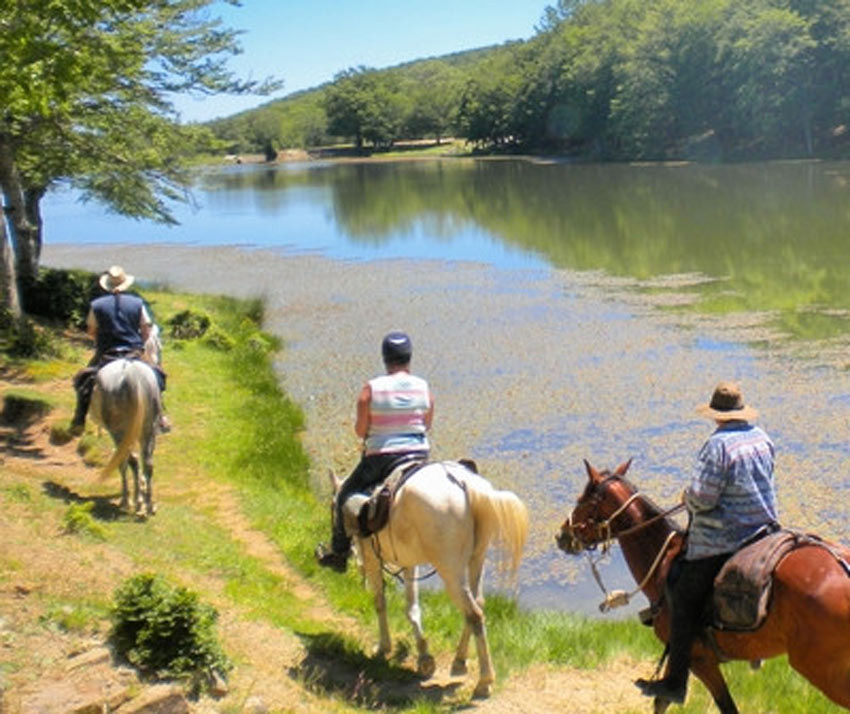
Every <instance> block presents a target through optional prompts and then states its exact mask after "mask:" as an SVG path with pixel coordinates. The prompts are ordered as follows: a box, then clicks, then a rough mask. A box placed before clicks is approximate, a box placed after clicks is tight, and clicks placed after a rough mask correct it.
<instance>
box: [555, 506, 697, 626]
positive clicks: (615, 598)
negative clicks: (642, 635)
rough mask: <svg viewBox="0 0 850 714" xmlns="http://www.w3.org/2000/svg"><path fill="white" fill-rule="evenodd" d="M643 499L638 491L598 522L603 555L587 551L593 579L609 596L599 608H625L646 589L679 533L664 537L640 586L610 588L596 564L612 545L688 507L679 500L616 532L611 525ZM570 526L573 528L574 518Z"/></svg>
mask: <svg viewBox="0 0 850 714" xmlns="http://www.w3.org/2000/svg"><path fill="white" fill-rule="evenodd" d="M638 498H640V491H635V493H633V494H632V495H631V496H629V498H627V499H626V501H625V502H624V503H623V504H622V505H621V506H620V507H619V508H618V509H617V510H616V511H614V513H612V514H611V515H610V516H609V517H608V518H606V519H605V520H604V521H601V522H600V523H598V524H596V531H597V537H598V538H599V542H600V543H601V544H602V553H601V555H600V556H599V557H598V558H596V559H594V558H593V556H592V555H591V554H590V549H589V548H586V549H585V552H586V553H587V559H588V562H589V563H590V570H591V572H592V573H593V578H594V580H596V584H597V585H599V589H600V590H602V592H603V594H604V595H605V599H604V600H603V601H602V602H601V603H599V611H600V612H609V611H610V610H613V609H614V608H616V607H623V606H624V605H628V604H629V602H630V600H631V599H632V597H634V596H635V595H636V594H637V593H639V592H640V591H641V590H643V588H644V586H645V585H646V584H647V583H648V582H649V581H650V579H651V578H652V576H653V575H655V571H656V570H658V566H659V565H660V564H661V561H662V560H663V557H664V554H665V553H666V552H667V548H668V547H669V545H670V541H672V540H673V536H675V535H676V531H671V532H670V533H669V534H668V535H667V538H666V539H665V540H664V543H663V544H662V546H661V548H660V549H659V551H658V553H657V554H656V556H655V559H654V560H653V561H652V565H651V566H650V568H649V570H648V571H647V573H646V575H645V576H644V578H643V580H641V581H640V583H639V584H638V586H637V587H636V588H635V589H634V590H632V591H630V592H626V591H625V590H611V591H609V590H608V589H607V588H606V587H605V584H604V583H603V582H602V576H601V575H600V574H599V570H598V569H597V567H596V564H597V563H598V562H599V561H600V560H601V559H602V557H603V556H604V555H605V554H607V553H608V551H609V550H610V547H611V543H612V542H613V541H614V540H615V539H617V538H622V537H624V536H627V535H631V534H633V533H637V532H638V531H640V530H642V529H644V528H646V527H647V526H649V525H652V524H653V523H655V522H657V521H659V520H661V519H662V518H666V517H667V516H670V515H672V514H674V513H677V512H678V511H681V510H682V509H683V508H684V507H685V504H684V503H679V504H677V505H675V506H673V507H672V508H668V509H667V510H666V511H663V512H662V513H658V514H656V515H654V516H652V517H651V518H649V519H647V520H646V521H644V522H643V523H638V524H637V525H634V526H630V527H629V528H626V529H625V530H622V531H618V532H616V533H615V532H614V531H613V530H612V528H611V524H612V523H613V522H614V521H615V520H616V519H617V518H618V517H619V516H620V515H621V514H622V513H623V512H624V511H625V510H626V509H627V508H628V507H629V506H631V505H632V503H634V501H635V500H637V499H638ZM570 527H572V518H570Z"/></svg>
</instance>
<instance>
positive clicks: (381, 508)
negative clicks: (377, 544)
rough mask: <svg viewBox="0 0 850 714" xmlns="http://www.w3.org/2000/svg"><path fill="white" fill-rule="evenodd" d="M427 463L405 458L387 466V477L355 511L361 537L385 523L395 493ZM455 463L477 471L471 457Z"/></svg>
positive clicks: (474, 471)
mask: <svg viewBox="0 0 850 714" xmlns="http://www.w3.org/2000/svg"><path fill="white" fill-rule="evenodd" d="M428 463H429V462H428V461H425V460H424V459H418V458H413V459H410V458H406V459H402V460H401V462H400V463H399V462H396V463H393V464H391V465H390V466H389V468H388V469H387V471H388V472H389V475H388V476H387V478H385V479H384V480H383V481H379V482H378V483H377V484H376V485H375V487H374V489H373V490H372V493H371V495H370V496H369V498H368V499H367V500H366V501H365V502H364V503H363V505H362V506H361V507H360V510H359V511H358V512H357V527H358V530H359V532H360V536H361V537H363V538H365V537H367V536H370V535H374V534H375V533H377V532H378V531H380V530H381V529H382V528H383V527H384V526H386V525H387V521H389V519H390V507H391V506H392V502H393V500H394V499H395V495H396V493H397V492H398V490H399V489H400V488H401V487H402V486H403V485H404V484H405V483H406V482H407V480H408V479H409V478H410V477H411V476H413V474H415V473H416V472H417V471H419V470H420V469H421V468H422V467H423V466H426V465H427V464H428ZM457 463H459V464H461V465H462V466H464V467H465V468H467V469H469V470H470V471H472V472H473V473H478V467H477V465H476V464H475V462H474V461H472V460H471V459H458V462H457Z"/></svg>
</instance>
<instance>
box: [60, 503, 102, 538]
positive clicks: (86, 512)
mask: <svg viewBox="0 0 850 714" xmlns="http://www.w3.org/2000/svg"><path fill="white" fill-rule="evenodd" d="M93 508H94V501H89V502H88V503H72V504H71V505H70V506H68V510H67V511H65V515H64V516H63V517H62V526H63V528H64V530H65V533H85V534H87V535H89V536H91V537H92V538H95V539H97V540H106V531H105V530H104V528H103V526H102V525H101V524H100V523H98V522H97V521H96V520H95V519H94V517H93V516H92V514H91V512H92V509H93Z"/></svg>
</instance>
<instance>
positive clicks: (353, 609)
mask: <svg viewBox="0 0 850 714" xmlns="http://www.w3.org/2000/svg"><path fill="white" fill-rule="evenodd" d="M149 297H150V299H151V300H152V302H153V304H154V305H155V311H156V315H157V318H158V320H159V321H160V322H161V323H163V324H165V322H166V321H167V319H168V318H169V316H171V315H173V314H175V313H177V312H179V311H181V310H185V309H197V310H203V311H205V312H208V313H209V314H210V315H211V316H213V319H214V322H215V326H216V328H217V329H218V330H220V331H221V332H222V333H225V334H226V335H228V336H229V338H230V339H229V340H228V341H226V342H225V343H220V342H216V343H215V344H213V343H211V342H210V341H205V340H203V339H200V340H188V341H175V340H171V339H169V337H168V335H167V334H166V335H165V337H164V340H165V362H164V364H165V368H166V371H167V372H168V374H169V383H168V390H167V391H166V393H165V398H166V404H167V407H168V411H169V413H170V415H171V417H172V419H173V421H174V423H175V430H174V432H173V433H172V434H170V435H169V436H167V437H164V438H162V439H161V441H160V446H159V447H158V449H157V452H156V456H155V477H154V496H155V500H158V501H160V504H161V507H160V511H159V513H158V514H157V515H156V516H155V517H154V518H152V519H150V520H149V521H147V522H145V523H139V522H135V521H134V520H133V519H132V518H130V517H129V516H127V517H123V518H122V519H120V520H117V521H103V522H102V521H98V524H99V525H101V526H102V528H103V531H104V533H105V537H106V539H107V540H106V543H107V544H108V547H110V548H117V549H119V550H120V551H121V552H122V553H123V554H125V555H127V556H129V558H130V559H131V560H132V561H133V562H134V563H136V564H137V566H138V568H139V569H144V570H153V571H156V572H160V573H163V574H166V575H168V576H169V577H171V578H173V579H175V580H177V581H180V582H182V583H184V584H185V585H186V586H187V587H192V588H193V589H199V590H201V591H202V592H204V594H205V596H206V597H208V598H211V599H213V600H214V601H215V602H218V603H224V602H229V603H231V604H233V605H235V606H236V607H238V608H239V609H240V611H242V612H244V613H246V614H247V615H248V616H250V617H252V618H258V619H261V620H263V621H266V622H268V623H270V624H271V625H274V626H275V627H278V628H281V629H282V630H286V631H287V632H290V633H297V634H298V635H299V636H300V637H301V638H302V641H303V642H304V643H305V646H306V647H307V648H308V650H311V651H313V652H315V653H320V654H322V655H324V656H332V657H334V658H339V659H340V660H341V662H342V663H344V664H346V665H348V666H350V667H351V668H352V671H353V672H355V673H358V672H359V673H363V677H365V679H364V680H363V682H362V683H361V684H362V686H359V689H357V690H356V691H355V690H351V691H348V690H344V691H343V690H341V691H336V690H334V689H333V686H331V685H328V687H325V688H323V689H322V691H323V692H325V693H326V694H329V695H330V697H331V698H332V699H333V698H335V697H336V698H338V699H339V701H338V702H336V700H335V699H334V702H335V703H334V704H333V706H334V707H337V706H339V707H345V706H346V704H345V703H344V702H356V703H358V704H359V705H361V706H374V705H375V702H376V701H378V699H377V698H379V696H380V695H379V694H378V690H379V685H380V683H381V682H382V681H385V680H394V679H395V680H397V679H399V678H402V679H403V678H405V677H411V676H412V664H411V661H410V659H408V660H407V661H405V662H403V663H399V662H395V661H393V660H391V661H390V662H383V661H382V660H379V659H375V658H372V657H371V656H369V654H367V653H368V652H370V651H371V650H370V648H369V645H370V644H371V643H372V642H375V641H376V640H377V624H376V617H375V614H374V608H373V602H372V597H371V595H370V594H369V593H368V592H367V591H366V589H365V588H364V587H363V585H362V582H361V579H360V576H359V574H358V573H357V572H356V570H355V568H353V567H352V568H350V569H349V573H348V574H347V575H345V576H340V575H338V574H335V573H330V572H327V571H324V570H322V569H320V568H319V567H318V566H317V565H316V563H315V561H314V558H313V547H314V545H315V544H316V542H318V541H319V540H326V539H327V537H328V535H329V525H330V522H329V511H328V504H327V503H324V502H319V501H317V499H316V498H315V496H314V494H313V491H312V489H311V486H310V484H309V481H308V460H307V456H306V454H305V453H304V450H303V449H302V447H301V444H300V441H299V432H300V431H301V430H302V429H303V427H304V417H303V415H302V413H301V411H300V409H299V408H298V406H297V405H296V404H294V403H293V402H292V401H291V400H290V399H289V398H288V397H287V396H286V395H285V394H284V393H283V391H282V390H281V388H280V386H279V381H278V376H277V375H276V374H275V372H274V369H273V365H272V359H271V358H272V354H273V350H274V349H275V348H277V347H278V345H277V342H276V340H274V339H273V338H269V337H268V336H264V335H263V334H262V332H261V330H260V320H261V314H262V306H261V305H260V304H259V303H257V302H248V303H246V302H240V301H236V300H232V299H229V298H213V297H204V296H198V297H192V296H185V295H177V294H171V293H167V292H156V293H153V294H152V295H150V296H149ZM223 344H225V346H224V348H223V347H222V345H223ZM72 371H73V370H72V369H71V365H65V366H63V367H62V368H61V369H57V373H66V374H70V373H72ZM87 438H88V439H90V440H92V441H93V442H95V443H96V444H99V445H100V447H101V448H103V445H104V444H108V442H107V441H106V439H107V437H106V436H105V435H103V434H100V435H98V434H96V433H92V434H90V435H88V437H87ZM92 488H94V486H93V487H92ZM221 489H224V491H225V498H226V499H229V498H232V494H234V493H235V494H237V495H238V497H239V498H240V499H241V501H242V505H243V508H244V513H245V514H246V515H247V519H248V523H249V525H250V526H251V527H253V528H255V529H257V530H258V531H260V532H261V533H263V534H265V536H266V537H267V538H268V539H269V541H270V542H271V543H273V544H274V545H275V546H277V548H278V549H279V551H280V559H281V563H282V564H283V563H285V564H287V565H288V566H290V567H292V568H294V569H295V570H296V571H297V572H298V573H300V574H301V576H303V577H304V578H306V579H307V580H308V581H309V582H310V583H311V584H312V585H313V586H314V587H315V588H316V590H317V592H319V593H320V594H321V596H323V597H326V598H327V600H328V601H329V602H330V603H331V605H332V607H333V608H334V609H335V610H337V611H338V612H340V613H344V614H345V615H347V616H348V617H350V618H354V619H355V620H356V621H357V622H359V623H360V631H358V632H347V631H345V632H336V631H334V629H333V625H332V624H329V623H327V622H324V621H320V620H316V619H315V617H314V616H313V615H311V605H312V603H310V602H309V601H302V600H301V599H300V598H299V597H297V596H296V595H295V594H294V593H293V592H292V590H291V588H290V587H289V583H288V582H287V576H286V575H285V574H283V573H281V572H280V571H279V570H278V569H276V568H275V567H274V566H275V564H274V563H273V562H269V560H268V559H267V558H266V559H263V558H260V557H257V556H254V555H251V554H249V553H248V552H247V551H246V547H245V545H244V543H243V542H241V541H240V540H239V538H238V537H236V535H235V534H234V533H233V532H232V531H231V530H230V529H229V528H228V525H227V518H226V514H222V513H221V512H219V508H220V502H219V501H218V500H217V498H216V494H217V492H218V491H217V490H221ZM0 496H3V497H5V498H6V499H8V500H9V501H11V502H14V503H16V504H19V505H20V506H21V507H22V508H23V507H26V508H27V509H29V510H30V511H31V512H32V513H33V514H34V513H36V512H38V511H39V509H41V510H44V509H46V508H51V507H52V508H53V509H54V510H55V511H56V512H57V514H58V515H57V517H59V518H61V511H62V509H67V508H68V506H67V505H66V504H58V503H55V504H52V506H51V504H50V502H49V501H47V502H46V504H45V503H44V502H43V501H42V499H40V498H39V497H38V496H37V495H36V493H35V492H34V490H33V489H32V488H30V487H29V486H27V485H22V484H13V485H9V486H4V488H3V489H2V491H0ZM160 497H161V498H160ZM78 510H79V509H78ZM75 515H76V516H79V515H80V514H79V513H76V514H75ZM85 515H89V513H88V512H87V513H86V514H85ZM83 525H85V523H84V524H83ZM13 568H14V564H13V563H11V562H4V569H6V570H7V571H8V570H12V569H13ZM387 591H388V609H389V614H390V623H391V630H392V634H393V637H394V642H395V643H397V644H401V645H402V650H404V649H405V648H406V649H407V651H409V652H413V651H415V648H414V646H413V638H412V635H411V633H410V627H409V624H408V622H407V620H406V618H405V616H404V597H403V592H402V591H401V589H400V588H399V587H398V586H397V585H396V584H395V583H394V581H392V580H391V579H389V578H388V585H387ZM421 599H422V609H423V620H424V625H425V630H426V636H427V637H428V639H429V642H430V645H431V649H432V651H433V652H435V653H436V654H444V653H449V652H451V651H452V650H453V648H454V647H455V645H456V643H457V640H458V638H459V636H460V633H461V630H462V627H463V618H462V616H461V614H460V613H459V612H458V610H457V609H456V608H455V606H454V605H453V604H452V603H451V602H450V601H449V599H448V598H447V596H446V595H445V593H444V592H443V591H442V589H441V588H439V589H430V588H429V589H426V590H425V591H424V592H423V593H422V597H421ZM103 609H104V605H103V604H102V603H98V602H88V601H86V602H83V601H81V602H79V603H75V602H65V601H63V602H62V603H59V604H58V605H56V606H55V607H54V606H53V604H49V606H48V610H47V613H48V614H47V616H46V620H45V622H47V623H48V624H51V626H57V627H60V628H62V629H68V630H71V631H81V630H85V629H87V628H90V627H91V626H93V625H92V623H93V622H94V621H95V620H97V618H98V617H99V613H101V611H102V610H103ZM485 612H486V615H487V627H488V634H489V638H490V645H491V652H492V656H493V659H494V664H495V666H496V670H497V672H498V673H499V677H500V682H503V681H504V680H505V678H506V677H507V676H508V675H510V674H512V673H514V674H515V673H518V672H521V671H522V670H524V669H525V668H527V667H529V666H532V665H535V664H548V665H552V666H556V667H557V666H570V667H576V668H579V669H588V670H590V669H594V668H597V667H601V666H604V665H605V663H606V662H609V661H611V660H612V659H616V658H620V657H626V658H629V659H634V660H639V661H640V662H642V663H647V666H646V667H644V668H643V671H640V672H635V673H634V676H635V677H637V676H647V675H648V674H649V671H648V670H649V669H650V668H651V666H652V664H653V663H654V662H655V661H656V659H657V658H658V656H659V655H660V654H661V650H662V646H661V644H660V643H659V642H658V641H657V640H656V639H655V638H654V636H653V634H652V632H651V631H650V630H649V629H648V628H645V627H642V626H641V625H640V624H638V623H637V622H636V621H621V620H611V621H607V620H591V619H587V618H583V617H579V616H574V615H570V614H568V613H558V612H545V611H528V610H524V609H523V608H520V607H519V606H518V605H517V603H516V602H514V601H513V600H512V599H510V598H508V597H505V596H490V597H488V599H487V603H486V606H485ZM363 633H367V634H366V635H365V636H364V634H363ZM364 640H365V641H366V642H368V643H369V644H364ZM471 652H474V647H472V648H471ZM474 660H475V658H474V655H473V657H472V661H471V662H470V670H471V671H473V672H474V670H475V668H476V667H477V663H476V662H475V661H474ZM724 672H726V673H727V675H728V677H729V680H730V688H731V690H732V692H733V695H734V697H735V699H736V701H737V702H738V705H739V707H740V709H741V710H742V711H756V712H760V713H763V714H767V713H768V712H777V713H788V714H797V713H800V714H802V713H803V712H810V713H813V714H821V713H823V714H826V713H827V712H832V711H835V706H834V705H832V704H831V703H829V702H827V701H826V700H825V698H824V697H822V696H821V695H820V694H819V693H818V692H816V691H815V690H814V688H813V687H812V686H811V685H809V684H808V683H807V682H806V681H805V680H804V679H803V678H802V677H800V676H798V675H796V674H794V673H792V672H790V671H789V667H788V665H787V661H786V660H785V659H784V658H779V659H775V660H772V661H770V662H767V663H766V664H765V666H764V667H763V669H762V670H761V671H759V672H752V671H751V670H750V669H749V667H748V665H747V664H746V663H733V664H729V665H724ZM308 679H309V678H308ZM305 685H306V686H310V684H309V681H307V680H305ZM497 695H498V690H497ZM380 701H381V702H383V704H384V705H387V706H390V708H391V709H393V710H396V711H410V712H423V713H426V712H435V711H445V708H444V707H442V708H441V707H440V706H438V705H437V704H435V703H433V702H431V701H429V700H427V699H426V698H422V697H417V696H414V697H411V698H409V699H405V700H402V701H394V702H391V703H389V704H388V703H387V702H386V701H385V700H383V699H380ZM458 706H461V705H458ZM712 706H713V705H712V703H711V701H710V697H709V695H708V694H707V693H706V691H705V689H704V688H703V687H702V686H701V685H699V684H697V683H693V684H692V687H691V693H690V695H689V699H688V704H687V706H686V707H684V708H683V709H681V711H685V712H693V713H695V712H705V711H711V709H712Z"/></svg>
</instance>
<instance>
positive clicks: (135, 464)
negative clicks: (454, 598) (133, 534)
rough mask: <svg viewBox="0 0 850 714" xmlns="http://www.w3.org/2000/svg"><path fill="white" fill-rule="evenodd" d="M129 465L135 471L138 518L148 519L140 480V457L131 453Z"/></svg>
mask: <svg viewBox="0 0 850 714" xmlns="http://www.w3.org/2000/svg"><path fill="white" fill-rule="evenodd" d="M127 463H128V464H130V468H131V469H132V471H133V502H134V504H135V507H136V518H141V519H144V518H147V514H146V513H145V501H144V494H143V493H142V484H141V481H140V480H139V459H138V457H137V456H136V455H135V454H133V453H131V454H130V455H129V456H128V457H127Z"/></svg>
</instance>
